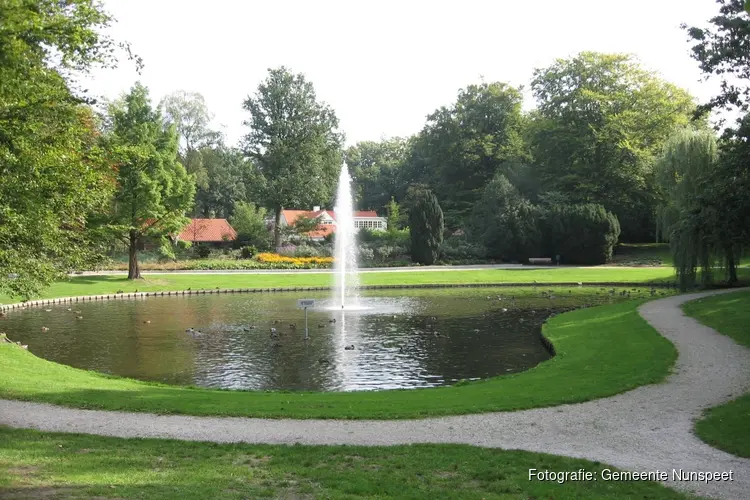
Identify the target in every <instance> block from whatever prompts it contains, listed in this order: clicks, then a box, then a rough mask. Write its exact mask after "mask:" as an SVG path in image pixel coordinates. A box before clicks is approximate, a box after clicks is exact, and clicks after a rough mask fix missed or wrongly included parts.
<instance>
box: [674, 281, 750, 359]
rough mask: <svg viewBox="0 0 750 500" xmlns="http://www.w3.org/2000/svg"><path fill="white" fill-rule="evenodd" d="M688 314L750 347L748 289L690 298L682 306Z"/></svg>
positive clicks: (749, 296) (749, 300)
mask: <svg viewBox="0 0 750 500" xmlns="http://www.w3.org/2000/svg"><path fill="white" fill-rule="evenodd" d="M682 310H683V311H684V312H685V314H687V315H688V316H690V317H692V318H695V319H697V320H698V321H700V322H701V323H703V324H704V325H707V326H710V327H711V328H713V329H714V330H716V331H717V332H719V333H721V334H723V335H728V336H730V337H732V338H733V339H734V341H735V342H737V343H738V344H742V345H744V346H747V347H750V290H745V291H738V292H734V293H728V294H722V295H714V296H713V297H704V298H702V299H698V300H691V301H690V302H686V303H685V304H683V306H682Z"/></svg>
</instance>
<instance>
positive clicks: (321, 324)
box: [318, 323, 326, 328]
mask: <svg viewBox="0 0 750 500" xmlns="http://www.w3.org/2000/svg"><path fill="white" fill-rule="evenodd" d="M325 327H326V325H324V324H323V323H318V328H325Z"/></svg>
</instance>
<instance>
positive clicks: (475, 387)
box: [0, 300, 676, 419]
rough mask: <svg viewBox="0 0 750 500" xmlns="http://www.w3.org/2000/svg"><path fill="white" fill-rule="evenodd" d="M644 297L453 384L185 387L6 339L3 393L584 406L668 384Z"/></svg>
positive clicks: (373, 408) (159, 404) (295, 404)
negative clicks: (102, 370) (539, 352)
mask: <svg viewBox="0 0 750 500" xmlns="http://www.w3.org/2000/svg"><path fill="white" fill-rule="evenodd" d="M640 303H642V300H633V301H628V302H623V303H619V304H613V305H607V306H603V307H597V308H589V309H581V310H577V311H573V312H570V313H567V314H563V315H560V316H557V317H555V318H553V319H552V320H551V321H550V322H549V323H547V324H546V325H545V329H544V332H545V335H547V337H548V338H549V339H550V340H551V341H552V342H553V343H554V344H555V347H556V349H557V353H558V354H557V356H555V357H554V358H552V359H551V360H549V361H546V362H544V363H542V364H540V365H538V366H537V367H535V368H533V369H531V370H528V371H525V372H521V373H517V374H512V375H507V376H502V377H496V378H492V379H488V380H485V381H479V382H472V383H467V384H464V385H456V386H452V387H442V388H433V389H417V390H398V391H371V392H348V393H301V392H287V393H285V392H240V391H219V390H207V389H197V388H183V387H174V386H167V385H159V384H149V383H144V382H139V381H135V380H128V379H122V378H114V377H109V376H105V375H101V374H97V373H94V372H88V371H83V370H78V369H74V368H71V367H68V366H64V365H60V364H56V363H52V362H48V361H45V360H43V359H40V358H37V357H36V356H34V355H32V354H31V353H29V352H28V351H26V350H23V349H21V348H20V347H18V346H15V345H12V344H0V365H1V366H3V377H0V397H5V398H12V399H23V400H35V401H44V402H49V403H55V404H61V405H65V406H71V407H82V408H99V409H108V410H128V411H147V412H156V413H179V414H193V415H235V416H255V417H272V418H281V417H287V418H350V419H363V418H373V419H388V418H419V417H426V416H435V415H451V414H465V413H479V412H488V411H496V410H516V409H524V408H535V407H544V406H553V405H559V404H564V403H575V402H580V401H586V400H590V399H595V398H600V397H604V396H610V395H612V394H616V393H619V392H623V391H626V390H629V389H632V388H634V387H637V386H639V385H643V384H649V383H655V382H659V381H661V380H662V379H663V378H664V377H665V376H666V375H667V374H668V373H669V370H670V368H671V366H672V364H673V363H674V360H675V358H676V351H675V349H674V347H673V346H672V344H671V343H670V342H669V341H667V340H666V339H664V338H663V337H662V336H660V335H659V334H658V333H657V332H656V331H655V330H654V329H653V328H651V327H650V326H649V325H648V324H647V323H646V321H645V320H643V319H642V318H641V317H640V316H639V315H638V312H637V310H636V308H637V305H638V304H640Z"/></svg>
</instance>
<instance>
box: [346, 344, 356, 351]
mask: <svg viewBox="0 0 750 500" xmlns="http://www.w3.org/2000/svg"><path fill="white" fill-rule="evenodd" d="M344 350H345V351H353V350H354V344H352V345H348V346H346V347H344Z"/></svg>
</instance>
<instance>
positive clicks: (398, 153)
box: [346, 137, 408, 211]
mask: <svg viewBox="0 0 750 500" xmlns="http://www.w3.org/2000/svg"><path fill="white" fill-rule="evenodd" d="M407 154H408V142H407V140H406V139H402V138H400V137H394V138H391V139H383V140H381V141H379V142H376V141H362V142H358V143H357V144H356V145H354V146H352V147H350V148H349V149H347V151H346V162H347V164H348V165H349V169H350V170H351V172H352V179H353V181H354V186H355V187H356V189H357V193H356V195H357V200H356V201H357V206H359V208H361V209H363V210H378V211H380V210H383V208H385V207H386V205H387V204H388V202H389V201H390V200H391V198H393V197H395V196H397V194H398V192H399V187H400V186H399V181H400V174H401V168H402V167H403V165H404V162H405V160H406V158H407Z"/></svg>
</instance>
